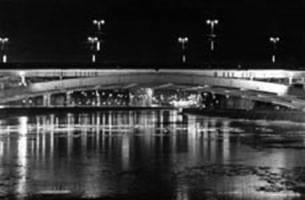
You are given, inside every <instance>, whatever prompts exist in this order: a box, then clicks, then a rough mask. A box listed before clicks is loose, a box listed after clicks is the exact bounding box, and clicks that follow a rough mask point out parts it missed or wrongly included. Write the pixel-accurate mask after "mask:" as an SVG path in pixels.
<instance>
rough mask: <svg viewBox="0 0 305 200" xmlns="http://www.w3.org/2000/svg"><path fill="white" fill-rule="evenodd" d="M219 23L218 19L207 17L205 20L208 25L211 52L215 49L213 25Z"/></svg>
mask: <svg viewBox="0 0 305 200" xmlns="http://www.w3.org/2000/svg"><path fill="white" fill-rule="evenodd" d="M218 23H219V21H218V19H208V20H206V24H207V25H208V26H210V34H209V41H210V50H211V52H213V51H214V49H215V44H214V43H215V39H216V34H215V33H214V29H215V25H217V24H218Z"/></svg>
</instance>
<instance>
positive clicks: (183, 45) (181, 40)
mask: <svg viewBox="0 0 305 200" xmlns="http://www.w3.org/2000/svg"><path fill="white" fill-rule="evenodd" d="M188 41H189V39H188V37H178V42H179V43H180V44H181V48H182V63H186V55H185V49H186V44H187V43H188Z"/></svg>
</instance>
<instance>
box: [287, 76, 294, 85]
mask: <svg viewBox="0 0 305 200" xmlns="http://www.w3.org/2000/svg"><path fill="white" fill-rule="evenodd" d="M292 83H293V79H292V77H291V76H290V77H289V78H288V84H289V85H292Z"/></svg>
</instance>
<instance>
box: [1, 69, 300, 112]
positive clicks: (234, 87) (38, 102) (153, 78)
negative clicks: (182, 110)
mask: <svg viewBox="0 0 305 200" xmlns="http://www.w3.org/2000/svg"><path fill="white" fill-rule="evenodd" d="M304 80H305V71H300V70H224V69H208V70H199V69H158V70H156V69H43V70H42V69H20V70H19V69H6V70H1V71H0V104H1V105H2V106H6V107H32V106H41V107H75V106H80V107H81V106H97V107H103V106H105V107H107V106H116V107H117V106H141V107H143V106H144V107H152V106H164V105H166V106H174V107H185V106H198V107H208V108H209V107H217V108H234V109H247V110H249V109H255V108H260V107H268V106H271V107H272V108H274V109H281V108H283V109H297V110H303V109H304V108H305V100H303V98H305V91H304V87H303V85H304Z"/></svg>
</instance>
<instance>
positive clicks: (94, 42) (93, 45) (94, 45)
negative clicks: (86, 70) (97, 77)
mask: <svg viewBox="0 0 305 200" xmlns="http://www.w3.org/2000/svg"><path fill="white" fill-rule="evenodd" d="M88 42H89V44H90V49H91V51H92V59H91V60H92V62H93V63H95V62H96V55H95V52H98V51H100V50H101V41H100V40H99V38H98V37H88Z"/></svg>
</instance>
